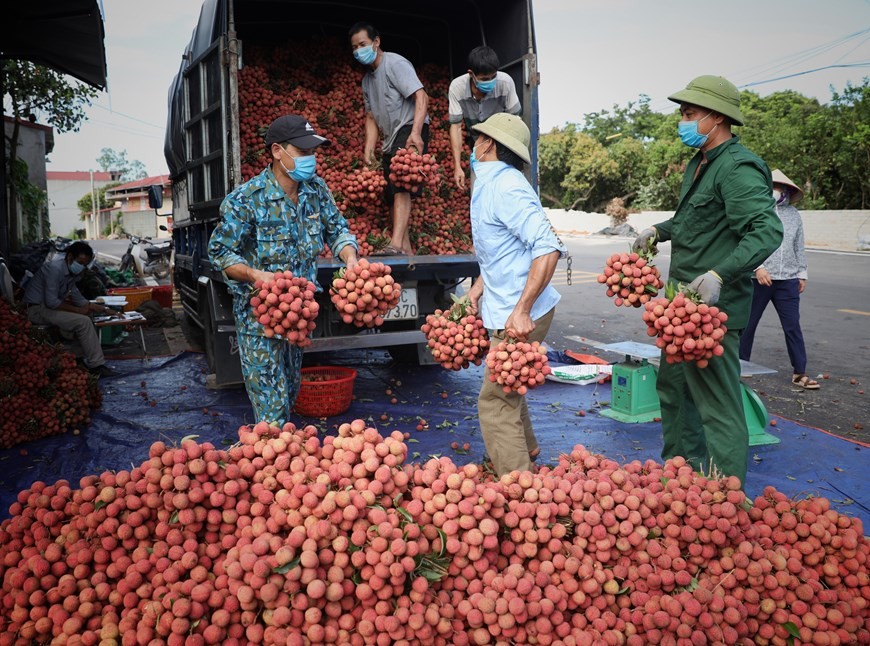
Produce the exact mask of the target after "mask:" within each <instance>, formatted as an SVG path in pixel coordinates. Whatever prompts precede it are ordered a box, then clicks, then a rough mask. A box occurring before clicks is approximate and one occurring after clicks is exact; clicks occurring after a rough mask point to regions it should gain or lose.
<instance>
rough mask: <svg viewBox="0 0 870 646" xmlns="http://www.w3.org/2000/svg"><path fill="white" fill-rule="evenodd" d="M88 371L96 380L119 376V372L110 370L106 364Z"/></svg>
mask: <svg viewBox="0 0 870 646" xmlns="http://www.w3.org/2000/svg"><path fill="white" fill-rule="evenodd" d="M89 370H90V373H91V374H92V375H96V376H97V378H102V377H117V376H118V375H120V374H121V373H120V372H118V371H117V370H115V369H113V368H110V367H109V366H107V365H106V364H103V365H101V366H97V367H96V368H90V369H89Z"/></svg>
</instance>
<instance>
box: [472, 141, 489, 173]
mask: <svg viewBox="0 0 870 646" xmlns="http://www.w3.org/2000/svg"><path fill="white" fill-rule="evenodd" d="M484 154H486V153H484ZM469 163H470V164H471V170H473V171H474V172H475V173H476V172H477V171H478V169H480V165H481V164H485V163H486V162H484V161H482V160H480V159H478V158H477V145H475V146H474V147H473V148H472V149H471V159H470V160H469Z"/></svg>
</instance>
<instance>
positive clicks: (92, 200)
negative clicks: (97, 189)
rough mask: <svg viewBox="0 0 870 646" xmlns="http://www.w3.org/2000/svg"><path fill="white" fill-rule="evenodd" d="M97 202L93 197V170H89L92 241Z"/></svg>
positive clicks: (94, 232) (94, 233) (95, 230)
mask: <svg viewBox="0 0 870 646" xmlns="http://www.w3.org/2000/svg"><path fill="white" fill-rule="evenodd" d="M96 219H97V200H96V197H95V195H94V169H93V168H92V169H91V230H92V232H93V236H94V239H96V238H97V224H96Z"/></svg>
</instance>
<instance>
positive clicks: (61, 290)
mask: <svg viewBox="0 0 870 646" xmlns="http://www.w3.org/2000/svg"><path fill="white" fill-rule="evenodd" d="M93 259H94V250H93V249H92V248H91V246H90V245H89V244H87V243H86V242H81V241H78V242H73V243H72V244H71V245H70V246H69V247H67V249H66V253H65V254H64V255H63V256H61V257H58V258H55V259H54V260H52V261H50V262H47V263H45V264H43V265H42V266H41V267H40V268H39V270H38V271H37V272H36V274H35V275H34V276H33V278H31V279H30V280H29V281H28V283H27V287H26V288H25V290H24V299H23V300H24V303H25V305H27V318H28V319H29V320H30V322H31V323H33V324H34V325H54V326H56V327H57V328H58V329H59V330H60V331H61V332H65V333H67V334H72V335H74V336H75V338H76V340H77V341H78V342H79V345H80V346H81V347H82V353H83V356H82V361H83V362H84V364H85V367H86V368H87V369H88V370H90V371H91V372H92V373H94V374H95V375H98V376H100V377H109V376H112V375H115V374H117V373H116V372H115V371H114V370H112V369H111V368H109V367H108V366H107V365H106V358H105V356H104V355H103V346H102V345H100V336H99V334H97V329H96V328H95V327H94V322H93V321H92V320H91V317H90V315H91V314H95V313H96V314H107V315H115V314H117V312H116V311H115V310H113V309H110V308H108V307H106V306H105V305H99V304H97V303H91V302H90V301H88V299H86V298H85V297H84V296H82V294H81V292H80V291H79V289H78V287H77V286H76V282H77V281H78V280H79V278H81V276H82V272H84V270H85V267H87V266H88V265H89V264H91V262H92V261H93Z"/></svg>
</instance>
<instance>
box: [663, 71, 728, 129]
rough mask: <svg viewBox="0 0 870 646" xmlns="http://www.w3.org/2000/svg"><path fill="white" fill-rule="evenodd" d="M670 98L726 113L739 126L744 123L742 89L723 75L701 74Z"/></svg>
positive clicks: (676, 101) (677, 101)
mask: <svg viewBox="0 0 870 646" xmlns="http://www.w3.org/2000/svg"><path fill="white" fill-rule="evenodd" d="M668 100H670V101H674V102H675V103H691V104H693V105H697V106H701V107H702V108H707V109H709V110H714V111H716V112H718V113H719V114H724V115H725V116H726V117H728V118H729V119H731V121H733V122H734V123H736V124H737V125H738V126H742V125H743V115H742V114H740V90H738V89H737V87H736V86H735V85H734V84H733V83H732V82H731V81H729V80H728V79H726V78H723V77H721V76H709V75H707V76H699V77H698V78H696V79H693V80H692V81H690V82H689V84H688V85H687V86H686V89H685V90H680V91H679V92H674V93H673V94H672V95H671V96H669V97H668Z"/></svg>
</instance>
